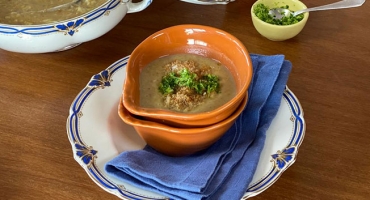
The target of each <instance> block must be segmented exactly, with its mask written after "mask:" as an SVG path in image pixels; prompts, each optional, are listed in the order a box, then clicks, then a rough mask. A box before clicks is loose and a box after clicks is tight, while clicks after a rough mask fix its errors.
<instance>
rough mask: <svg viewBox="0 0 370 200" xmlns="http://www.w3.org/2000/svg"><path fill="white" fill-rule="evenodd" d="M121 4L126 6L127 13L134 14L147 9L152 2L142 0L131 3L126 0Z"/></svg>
mask: <svg viewBox="0 0 370 200" xmlns="http://www.w3.org/2000/svg"><path fill="white" fill-rule="evenodd" d="M122 2H123V3H126V4H127V8H128V10H127V13H135V12H140V11H142V10H144V9H145V8H147V7H148V6H149V5H150V4H151V3H152V2H153V0H142V1H140V2H137V3H132V1H131V0H126V1H122Z"/></svg>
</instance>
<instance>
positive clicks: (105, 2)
mask: <svg viewBox="0 0 370 200" xmlns="http://www.w3.org/2000/svg"><path fill="white" fill-rule="evenodd" d="M113 1H118V2H120V1H121V0H105V1H104V3H102V4H100V5H99V6H97V7H95V8H93V9H92V10H89V11H88V12H86V13H83V14H81V15H78V16H75V17H71V18H68V19H63V20H59V21H55V22H50V23H40V24H29V25H25V24H4V23H1V22H0V26H4V27H21V28H22V27H23V28H28V27H39V26H53V25H55V24H62V23H66V22H70V21H74V20H77V19H81V18H84V17H85V16H87V15H89V14H91V13H93V12H95V11H96V10H98V9H100V8H102V7H104V6H105V5H107V4H108V3H110V2H113Z"/></svg>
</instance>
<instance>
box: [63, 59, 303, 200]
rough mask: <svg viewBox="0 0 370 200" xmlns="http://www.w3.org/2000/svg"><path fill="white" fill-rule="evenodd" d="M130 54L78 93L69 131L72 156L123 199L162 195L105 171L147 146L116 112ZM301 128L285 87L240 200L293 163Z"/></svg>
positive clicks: (300, 118) (299, 113)
mask: <svg viewBox="0 0 370 200" xmlns="http://www.w3.org/2000/svg"><path fill="white" fill-rule="evenodd" d="M128 58H129V57H128V56H127V57H125V58H122V59H121V60H119V61H117V62H115V63H114V64H112V65H111V66H109V67H108V68H107V69H105V70H103V71H102V72H100V73H99V74H96V75H95V76H93V77H92V78H91V80H90V81H89V82H88V84H87V86H86V87H85V88H83V89H82V91H81V92H80V93H79V94H78V95H77V97H76V98H75V100H74V101H73V102H72V105H71V107H70V110H69V113H70V114H69V117H68V119H67V135H68V138H69V141H70V142H71V145H72V150H73V155H74V159H75V160H76V161H77V162H78V163H79V164H80V165H81V167H82V168H83V169H84V170H85V172H86V173H87V174H88V175H89V176H90V178H91V179H92V180H93V181H94V182H95V183H96V184H97V185H99V186H100V187H101V188H103V189H104V190H105V191H107V192H109V193H112V194H114V195H116V196H118V197H119V198H122V199H146V200H148V199H166V198H165V197H163V196H160V195H158V194H155V193H152V192H148V191H144V190H141V189H139V188H136V187H133V186H131V185H129V184H127V183H124V182H121V181H118V180H116V179H114V178H112V177H109V176H108V175H107V174H106V173H105V172H104V165H105V163H107V162H108V161H109V160H111V159H113V158H114V157H116V156H117V155H118V154H119V153H121V152H123V151H128V150H138V149H142V148H143V147H144V145H145V143H144V141H143V140H142V139H141V138H140V137H139V136H138V134H137V133H136V132H135V130H134V128H133V127H132V126H129V125H127V124H125V123H123V122H122V121H121V119H120V118H119V116H118V112H117V107H118V104H119V99H120V97H121V91H122V83H123V81H124V79H125V76H126V70H125V67H126V64H127V61H128ZM92 124H93V125H94V126H92ZM305 130H306V124H305V121H304V119H303V110H302V107H301V105H300V104H299V101H298V99H297V98H296V97H295V95H294V94H293V92H291V91H290V90H289V88H287V87H286V90H285V92H284V95H283V97H282V100H281V105H280V108H279V111H278V113H277V115H276V117H275V118H274V120H273V121H272V124H271V126H270V128H269V129H268V131H267V137H266V143H265V146H264V148H263V151H262V153H261V156H260V160H259V164H258V166H257V170H256V172H255V174H254V177H253V180H252V182H251V183H250V184H249V187H248V190H247V191H246V193H245V195H244V197H243V199H247V198H249V197H252V196H255V195H258V194H259V193H261V192H263V191H264V190H266V189H267V188H268V187H270V186H271V185H272V184H273V183H275V182H276V181H277V179H278V178H279V177H280V175H282V173H283V172H284V171H285V170H286V169H288V168H289V166H291V165H292V164H293V163H294V161H295V159H296V156H297V153H298V148H299V146H300V145H301V143H302V141H303V138H304V134H305Z"/></svg>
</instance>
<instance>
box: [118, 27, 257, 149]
mask: <svg viewBox="0 0 370 200" xmlns="http://www.w3.org/2000/svg"><path fill="white" fill-rule="evenodd" d="M175 54H196V55H200V56H204V57H207V58H211V59H213V60H217V61H219V62H220V63H221V64H223V65H224V66H225V67H226V68H227V69H228V70H229V71H230V73H231V75H232V77H233V79H234V81H235V85H236V94H235V96H234V97H232V98H231V99H230V100H229V101H228V102H226V103H224V104H223V105H221V106H219V107H217V108H215V109H213V110H211V111H207V112H201V113H189V112H177V111H173V110H169V109H157V108H146V107H143V106H141V104H140V81H139V79H140V73H141V72H142V70H143V68H145V67H146V66H147V65H148V64H150V63H151V62H153V61H154V60H156V59H159V58H162V57H164V56H168V55H175ZM126 72H127V73H126V76H127V77H126V79H125V82H124V85H123V93H122V98H121V104H120V105H119V115H120V117H121V118H122V120H123V121H124V122H126V123H127V124H130V125H132V126H133V127H134V128H135V129H136V131H137V132H138V134H139V135H140V136H141V137H142V138H143V139H144V140H145V141H146V142H147V144H148V145H149V146H151V147H153V148H154V149H156V150H157V151H159V152H161V153H164V154H167V155H169V156H184V155H189V154H193V153H195V152H198V151H201V150H204V149H206V148H207V147H209V146H210V145H212V144H213V143H215V142H216V141H217V140H218V139H220V138H221V136H222V135H223V134H224V133H225V132H226V131H227V130H228V129H229V128H230V127H231V126H232V125H233V123H234V122H235V120H236V118H237V117H238V116H239V115H240V113H241V112H242V111H243V110H244V108H245V105H246V103H247V100H248V96H247V90H248V87H249V85H250V82H251V79H252V62H251V59H250V56H249V53H248V51H247V50H246V48H245V47H244V45H243V43H242V42H240V41H239V40H238V39H237V38H236V37H234V36H232V35H230V34H229V33H227V32H225V31H223V30H220V29H216V28H212V27H208V26H201V25H191V24H189V25H178V26H173V27H169V28H166V29H164V30H161V31H158V32H156V33H154V34H152V35H151V36H149V37H148V38H146V39H145V40H144V41H143V42H142V43H140V44H139V45H138V46H137V47H136V48H135V50H134V51H133V52H132V54H131V56H130V59H129V61H128V64H127V68H126Z"/></svg>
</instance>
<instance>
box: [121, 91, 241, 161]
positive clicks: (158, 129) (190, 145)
mask: <svg viewBox="0 0 370 200" xmlns="http://www.w3.org/2000/svg"><path fill="white" fill-rule="evenodd" d="M244 97H245V98H243V99H242V102H241V103H240V105H239V106H238V107H237V109H236V110H235V111H234V112H233V113H232V114H231V115H230V116H229V117H228V118H226V119H225V120H223V121H221V122H219V123H216V124H213V125H211V126H206V127H198V128H176V127H171V126H168V125H165V124H161V123H157V122H153V121H148V120H145V119H141V118H140V117H137V116H135V115H133V114H132V113H130V112H129V111H128V110H127V109H126V108H125V107H124V106H123V104H122V102H121V103H120V104H119V106H118V114H119V116H120V117H121V119H122V121H124V122H125V123H126V124H129V125H132V126H133V127H134V128H135V130H136V132H137V133H138V134H139V135H140V137H141V138H142V139H143V140H144V141H145V142H146V143H147V144H148V145H149V146H151V147H152V148H154V149H155V150H157V151H158V152H161V153H163V154H166V155H168V156H186V155H190V154H193V153H196V152H198V151H201V150H204V149H206V148H208V147H209V146H211V145H212V144H213V143H215V142H216V141H217V140H218V139H220V137H221V136H222V135H223V134H224V133H226V131H227V130H228V129H229V128H230V127H231V126H232V125H233V124H234V122H235V120H236V118H237V117H238V116H239V115H240V113H241V112H242V111H243V110H244V108H245V106H246V103H247V99H248V97H247V96H244Z"/></svg>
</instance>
